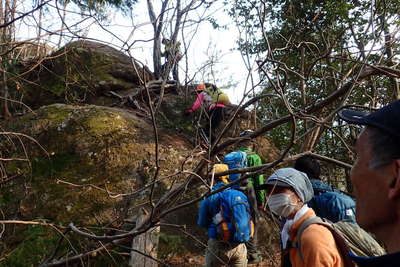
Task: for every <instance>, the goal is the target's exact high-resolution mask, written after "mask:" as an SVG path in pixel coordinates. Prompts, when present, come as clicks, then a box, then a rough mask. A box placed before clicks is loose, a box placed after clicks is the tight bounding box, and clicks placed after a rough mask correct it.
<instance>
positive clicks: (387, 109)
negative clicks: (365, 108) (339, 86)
mask: <svg viewBox="0 0 400 267" xmlns="http://www.w3.org/2000/svg"><path fill="white" fill-rule="evenodd" d="M338 115H339V117H340V118H341V119H342V120H344V121H346V122H348V123H351V124H358V125H365V126H372V127H376V128H378V129H380V130H382V131H384V132H386V133H388V134H390V135H392V136H394V137H400V100H397V101H394V102H392V103H390V104H389V105H387V106H384V107H382V108H380V109H378V110H377V111H375V112H371V113H368V112H362V111H358V110H350V109H344V110H341V111H339V113H338Z"/></svg>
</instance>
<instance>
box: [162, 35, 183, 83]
mask: <svg viewBox="0 0 400 267" xmlns="http://www.w3.org/2000/svg"><path fill="white" fill-rule="evenodd" d="M161 42H162V44H163V45H164V53H161V56H162V57H165V63H164V65H163V66H162V69H163V72H164V71H165V70H166V68H167V67H170V68H171V70H172V78H173V79H174V80H175V81H176V82H177V83H179V75H178V74H179V72H178V62H179V61H180V60H181V59H182V57H183V56H182V54H181V51H180V46H181V43H180V42H179V41H178V42H173V41H172V40H170V39H167V38H163V40H162V41H161ZM168 76H169V73H167V77H168Z"/></svg>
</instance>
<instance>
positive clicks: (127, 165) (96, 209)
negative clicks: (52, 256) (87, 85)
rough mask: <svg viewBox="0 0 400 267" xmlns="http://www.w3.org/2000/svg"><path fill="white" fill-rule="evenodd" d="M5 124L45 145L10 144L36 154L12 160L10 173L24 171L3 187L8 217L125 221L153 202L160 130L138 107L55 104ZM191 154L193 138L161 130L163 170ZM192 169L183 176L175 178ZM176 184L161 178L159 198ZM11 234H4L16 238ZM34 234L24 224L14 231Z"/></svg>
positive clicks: (1, 204)
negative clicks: (156, 131) (156, 135)
mask: <svg viewBox="0 0 400 267" xmlns="http://www.w3.org/2000/svg"><path fill="white" fill-rule="evenodd" d="M3 127H6V128H8V129H10V130H12V131H15V132H19V133H24V134H27V135H30V136H31V137H33V138H35V140H36V141H37V142H38V143H39V144H40V145H38V144H37V143H35V142H31V141H29V139H24V138H22V140H23V144H24V146H20V145H18V139H17V138H12V137H11V139H12V140H13V142H5V143H7V144H5V143H2V150H3V149H4V150H3V151H14V153H13V157H24V150H25V151H27V154H28V157H29V159H31V162H30V163H26V162H10V163H9V164H6V165H5V169H6V170H7V173H8V176H9V177H13V176H14V175H20V176H22V177H19V178H18V179H14V180H11V181H10V182H9V183H7V184H5V185H3V186H2V187H1V188H0V208H1V210H2V212H3V215H4V216H5V217H6V218H15V219H19V220H32V219H37V218H40V219H42V220H47V221H50V222H54V223H56V224H58V225H67V224H68V223H70V222H74V224H76V225H79V226H87V227H90V226H97V227H98V226H104V225H109V226H118V225H121V224H122V220H123V219H126V218H127V217H128V218H129V217H130V216H132V215H134V214H135V213H136V210H137V209H138V207H141V206H143V205H145V206H146V203H148V195H149V192H148V190H143V191H140V190H139V189H140V188H142V187H143V186H144V185H146V184H148V183H149V182H150V181H151V178H152V177H153V174H154V172H155V143H154V134H153V129H152V126H151V124H149V123H148V122H146V121H144V120H143V119H140V118H138V117H137V116H136V115H135V114H133V113H130V112H128V111H126V110H122V109H116V108H109V107H99V106H94V105H85V106H70V105H65V104H53V105H50V106H45V107H42V108H40V109H38V110H37V111H35V112H34V113H31V114H28V115H25V116H23V117H20V118H19V119H16V120H14V121H13V122H12V125H3ZM15 146H16V147H17V149H16V148H15ZM189 154H191V149H190V146H189V145H188V143H187V142H185V141H184V140H182V139H180V138H179V137H178V136H173V135H171V134H169V133H168V132H165V131H163V130H159V156H160V157H159V159H160V160H159V163H160V173H159V176H158V177H159V178H162V177H166V176H168V175H170V174H172V173H174V172H177V171H178V170H179V168H180V166H182V163H183V162H184V161H185V157H186V156H188V155H189ZM30 166H31V167H30ZM187 166H188V168H190V164H188V165H187ZM185 176H186V175H181V176H179V175H178V176H177V177H178V179H177V181H174V182H179V177H181V178H182V179H183V178H184V177H185ZM175 178H176V177H175ZM171 183H172V181H171V180H168V179H161V181H160V182H159V183H157V186H156V191H155V197H156V198H157V197H158V196H160V194H162V193H163V192H164V191H165V190H166V188H167V187H169V186H171ZM138 190H139V191H138ZM25 231H28V230H26V229H25ZM7 233H8V234H10V235H11V233H9V232H8V231H7ZM7 233H6V234H5V235H4V236H3V238H6V239H7V238H10V237H11V236H8V235H7ZM26 235H27V233H26V232H24V231H21V232H20V235H16V236H14V238H16V239H19V238H23V237H26ZM53 235H54V233H53ZM49 238H50V236H49ZM37 240H40V239H37ZM38 242H39V241H38ZM52 245H54V244H52ZM35 246H37V247H40V246H41V243H40V242H39V243H38V244H36V243H35ZM27 249H29V248H27ZM26 253H28V251H26ZM21 254H24V253H22V252H21ZM28 254H29V253H28ZM44 255H46V254H44ZM34 265H35V264H34Z"/></svg>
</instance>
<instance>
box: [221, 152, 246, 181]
mask: <svg viewBox="0 0 400 267" xmlns="http://www.w3.org/2000/svg"><path fill="white" fill-rule="evenodd" d="M224 163H225V164H226V165H228V167H229V169H230V170H232V169H238V168H246V167H247V154H246V152H243V151H233V152H231V153H229V154H226V155H225V157H224ZM239 178H240V173H233V174H230V175H229V181H230V182H233V181H235V180H237V179H239ZM237 187H239V185H236V186H235V188H237Z"/></svg>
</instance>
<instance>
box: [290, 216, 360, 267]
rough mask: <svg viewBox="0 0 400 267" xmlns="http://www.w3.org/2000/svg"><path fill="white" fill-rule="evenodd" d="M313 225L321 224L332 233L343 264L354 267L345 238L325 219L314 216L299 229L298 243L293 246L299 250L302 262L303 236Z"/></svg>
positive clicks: (346, 266)
mask: <svg viewBox="0 0 400 267" xmlns="http://www.w3.org/2000/svg"><path fill="white" fill-rule="evenodd" d="M311 224H319V225H323V226H325V227H326V228H328V229H329V231H330V232H331V233H332V236H333V238H334V240H335V243H336V246H337V248H338V250H339V253H340V254H341V255H342V259H343V263H344V266H345V267H354V266H355V265H354V263H353V262H352V261H351V259H350V258H349V257H348V255H349V253H350V248H349V246H348V245H347V244H346V241H345V239H344V238H343V236H341V235H340V234H339V233H338V232H336V230H335V229H334V228H333V227H332V225H331V224H330V223H328V222H326V221H324V220H323V219H321V218H320V217H318V216H312V217H310V218H307V219H306V220H305V221H304V222H303V223H302V224H301V225H300V227H299V229H298V231H297V235H296V240H297V242H296V243H294V244H293V247H295V248H296V249H297V250H298V253H299V255H300V258H301V260H303V261H304V256H303V253H302V251H301V235H302V234H303V232H304V230H305V229H306V228H307V227H308V226H310V225H311Z"/></svg>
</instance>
